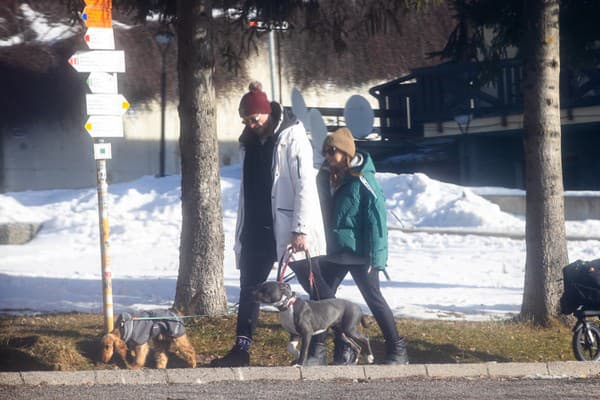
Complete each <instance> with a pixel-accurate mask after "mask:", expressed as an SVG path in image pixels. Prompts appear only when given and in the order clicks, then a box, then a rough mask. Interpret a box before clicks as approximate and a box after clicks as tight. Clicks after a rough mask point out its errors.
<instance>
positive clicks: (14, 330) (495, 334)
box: [0, 312, 575, 371]
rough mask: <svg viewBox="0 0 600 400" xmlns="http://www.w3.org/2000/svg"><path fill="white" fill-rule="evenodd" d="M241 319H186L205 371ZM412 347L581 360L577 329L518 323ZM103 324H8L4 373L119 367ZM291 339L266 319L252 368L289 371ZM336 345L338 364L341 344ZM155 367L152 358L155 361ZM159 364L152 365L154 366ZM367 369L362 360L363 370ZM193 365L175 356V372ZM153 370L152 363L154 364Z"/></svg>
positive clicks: (481, 325) (0, 353)
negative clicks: (107, 358) (574, 345)
mask: <svg viewBox="0 0 600 400" xmlns="http://www.w3.org/2000/svg"><path fill="white" fill-rule="evenodd" d="M369 321H370V325H371V326H370V327H369V328H368V330H367V331H368V334H369V337H370V338H371V344H372V347H373V352H374V353H375V359H376V360H377V359H382V357H383V355H384V353H385V345H384V341H383V338H382V336H381V332H380V331H379V328H378V327H377V324H376V323H375V321H374V320H373V319H372V318H369ZM235 323H236V316H235V315H230V316H226V317H217V318H193V319H192V318H190V319H186V320H185V324H186V328H187V333H188V336H189V337H190V339H191V341H192V344H193V345H194V348H195V349H196V352H197V354H198V363H199V366H200V367H202V366H208V364H209V363H210V361H211V360H212V359H214V358H217V357H220V356H222V355H224V354H225V353H226V352H227V351H229V349H230V348H231V346H232V345H233V342H234V338H235ZM397 325H398V330H399V331H400V333H401V334H402V335H404V336H405V337H406V339H407V341H408V355H409V358H410V361H411V363H419V364H420V363H475V362H488V361H497V362H546V361H566V360H574V359H575V358H574V356H573V353H572V350H571V331H570V327H568V326H565V325H563V324H560V323H556V324H554V325H552V326H551V327H548V328H539V327H535V326H533V325H531V324H528V323H523V322H514V321H495V322H462V321H461V322H452V321H437V320H407V319H400V320H397ZM102 334H103V317H102V315H97V314H79V313H69V314H52V315H41V316H18V317H12V316H2V317H0V371H32V370H65V371H73V370H91V369H106V368H115V364H114V363H111V364H109V365H104V364H99V363H97V354H98V342H99V339H100V337H101V336H102ZM288 338H289V335H288V334H287V333H286V332H285V331H284V330H283V329H282V328H281V326H280V324H279V317H278V315H277V314H276V313H268V312H262V313H261V315H260V319H259V322H258V326H257V331H256V334H255V336H254V344H253V346H252V353H251V361H250V363H251V365H254V366H283V365H289V364H290V362H291V361H292V358H291V356H290V355H289V354H288V352H287V350H286V346H287V341H288ZM331 342H332V340H329V342H328V345H329V348H330V349H329V350H330V351H329V354H330V357H331V353H332V347H333V344H332V343H331ZM148 359H149V360H151V357H148ZM149 362H151V361H149ZM362 362H364V361H363V360H362V359H361V363H362ZM184 365H185V364H184V363H183V361H181V360H179V359H178V358H177V357H176V356H175V355H174V354H172V355H171V356H170V357H169V365H168V367H169V368H177V367H183V366H184ZM149 366H151V364H150V365H149Z"/></svg>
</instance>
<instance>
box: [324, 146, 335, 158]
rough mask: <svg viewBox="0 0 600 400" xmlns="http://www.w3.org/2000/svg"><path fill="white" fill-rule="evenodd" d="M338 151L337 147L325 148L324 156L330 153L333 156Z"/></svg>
mask: <svg viewBox="0 0 600 400" xmlns="http://www.w3.org/2000/svg"><path fill="white" fill-rule="evenodd" d="M336 151H337V148H335V147H328V148H326V149H325V150H323V157H325V156H327V155H329V156H332V155H334V154H335V152H336Z"/></svg>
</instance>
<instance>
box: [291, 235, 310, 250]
mask: <svg viewBox="0 0 600 400" xmlns="http://www.w3.org/2000/svg"><path fill="white" fill-rule="evenodd" d="M291 244H292V250H293V251H294V253H297V252H299V251H305V250H306V249H307V247H306V245H307V243H306V235H305V234H304V233H296V232H293V233H292V243H291Z"/></svg>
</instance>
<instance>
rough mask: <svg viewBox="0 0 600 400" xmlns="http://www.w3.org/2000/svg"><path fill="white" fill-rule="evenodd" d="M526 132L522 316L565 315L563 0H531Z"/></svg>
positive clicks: (525, 52)
mask: <svg viewBox="0 0 600 400" xmlns="http://www.w3.org/2000/svg"><path fill="white" fill-rule="evenodd" d="M524 7H525V10H524V11H525V12H524V13H523V15H524V18H525V19H524V21H523V23H524V24H525V25H524V27H525V34H524V40H523V42H524V43H523V46H522V47H521V50H522V51H523V53H522V54H523V130H524V146H525V164H526V166H525V168H526V189H527V200H526V209H527V216H526V245H527V260H526V265H525V290H524V293H523V304H522V306H521V317H522V318H524V319H528V320H532V321H534V322H535V323H537V324H542V325H545V324H547V323H548V322H549V321H550V319H551V318H553V317H557V316H559V312H560V311H559V298H560V294H561V292H562V281H561V278H562V275H561V272H562V267H563V266H565V265H566V264H567V261H568V256H567V241H566V235H565V219H564V198H563V179H562V162H561V127H560V103H559V73H560V56H559V20H558V13H559V0H525V1H524Z"/></svg>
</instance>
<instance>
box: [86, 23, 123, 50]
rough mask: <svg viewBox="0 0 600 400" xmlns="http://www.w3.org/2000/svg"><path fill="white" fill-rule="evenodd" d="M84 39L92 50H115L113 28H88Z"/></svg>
mask: <svg viewBox="0 0 600 400" xmlns="http://www.w3.org/2000/svg"><path fill="white" fill-rule="evenodd" d="M83 40H84V41H85V43H86V44H87V46H88V47H89V48H90V49H92V50H99V49H104V50H114V49H115V35H114V33H113V30H112V28H88V30H87V31H86V33H85V35H83Z"/></svg>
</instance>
